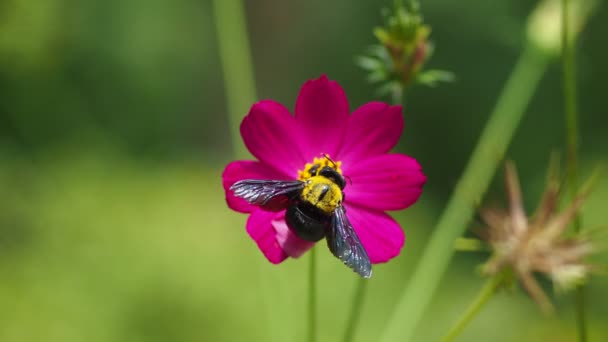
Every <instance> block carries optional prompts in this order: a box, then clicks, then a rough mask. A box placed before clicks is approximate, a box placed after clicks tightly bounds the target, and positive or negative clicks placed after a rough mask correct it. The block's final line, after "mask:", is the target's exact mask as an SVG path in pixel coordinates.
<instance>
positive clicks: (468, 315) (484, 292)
mask: <svg viewBox="0 0 608 342" xmlns="http://www.w3.org/2000/svg"><path fill="white" fill-rule="evenodd" d="M503 279H504V277H503V276H502V275H500V274H499V275H496V276H493V277H492V278H490V279H488V280H487V281H486V283H485V285H484V286H483V287H482V288H481V291H479V293H478V294H477V297H475V299H474V300H473V302H472V303H471V304H470V305H469V307H468V308H467V311H465V313H464V314H463V315H462V317H460V319H459V320H458V322H456V324H454V325H453V326H452V328H451V329H450V331H449V332H448V333H447V334H446V335H445V336H444V337H443V338H442V339H441V341H442V342H450V341H454V339H455V338H456V337H458V335H460V333H462V331H463V330H464V328H466V327H467V325H469V323H470V322H471V320H473V318H474V317H475V316H477V314H478V313H479V311H480V310H481V308H482V307H483V306H484V305H485V304H486V303H487V302H488V300H489V299H490V298H491V297H492V296H493V295H494V293H496V289H498V287H499V286H500V284H502V280H503Z"/></svg>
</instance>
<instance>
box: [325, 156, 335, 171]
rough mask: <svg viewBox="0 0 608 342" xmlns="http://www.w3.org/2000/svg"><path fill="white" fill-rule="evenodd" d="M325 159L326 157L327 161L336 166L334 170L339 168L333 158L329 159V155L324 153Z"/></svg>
mask: <svg viewBox="0 0 608 342" xmlns="http://www.w3.org/2000/svg"><path fill="white" fill-rule="evenodd" d="M323 157H325V159H327V160H329V161H330V162H331V163H332V164H333V165H334V168H335V167H337V165H336V162H334V161H333V160H332V159H331V158H329V156H328V155H327V153H323Z"/></svg>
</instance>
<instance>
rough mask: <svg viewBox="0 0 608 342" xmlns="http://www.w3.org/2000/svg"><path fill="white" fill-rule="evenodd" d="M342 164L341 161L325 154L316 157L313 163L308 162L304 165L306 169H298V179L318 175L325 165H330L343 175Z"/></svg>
mask: <svg viewBox="0 0 608 342" xmlns="http://www.w3.org/2000/svg"><path fill="white" fill-rule="evenodd" d="M341 165H342V162H341V161H333V160H331V158H329V156H328V155H324V156H323V157H318V158H317V157H315V158H314V159H313V161H312V163H306V165H304V170H303V171H302V170H298V180H301V181H306V180H308V179H309V178H311V177H314V176H316V175H318V173H319V171H321V170H322V169H323V168H324V167H326V166H329V167H331V168H332V169H334V170H336V171H337V172H338V173H339V174H340V175H342V169H340V166H341Z"/></svg>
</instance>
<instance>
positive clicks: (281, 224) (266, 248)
mask: <svg viewBox="0 0 608 342" xmlns="http://www.w3.org/2000/svg"><path fill="white" fill-rule="evenodd" d="M247 233H249V236H251V238H252V239H253V240H254V241H255V242H256V243H257V245H258V247H259V248H260V250H261V251H262V253H264V255H265V256H266V259H268V261H270V262H271V263H273V264H278V263H281V262H282V261H283V260H285V259H286V258H287V257H292V258H297V257H299V256H301V255H302V254H304V252H306V251H307V250H309V249H310V248H311V247H312V246H314V242H309V241H305V240H302V239H300V238H299V237H297V236H296V235H295V234H294V233H293V232H292V231H291V230H290V229H289V227H287V224H286V223H285V212H284V211H283V212H280V213H275V212H270V211H265V210H262V209H258V210H256V211H254V212H253V213H251V215H250V216H249V219H248V220H247Z"/></svg>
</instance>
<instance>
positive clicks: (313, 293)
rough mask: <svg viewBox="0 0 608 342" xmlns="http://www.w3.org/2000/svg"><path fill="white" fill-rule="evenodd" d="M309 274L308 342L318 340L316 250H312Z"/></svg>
mask: <svg viewBox="0 0 608 342" xmlns="http://www.w3.org/2000/svg"><path fill="white" fill-rule="evenodd" d="M309 254H310V268H309V270H308V271H309V273H308V342H315V341H316V340H317V315H316V314H317V272H316V258H317V257H316V253H315V248H314V247H313V248H311V249H310V252H309Z"/></svg>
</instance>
